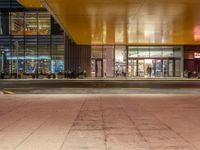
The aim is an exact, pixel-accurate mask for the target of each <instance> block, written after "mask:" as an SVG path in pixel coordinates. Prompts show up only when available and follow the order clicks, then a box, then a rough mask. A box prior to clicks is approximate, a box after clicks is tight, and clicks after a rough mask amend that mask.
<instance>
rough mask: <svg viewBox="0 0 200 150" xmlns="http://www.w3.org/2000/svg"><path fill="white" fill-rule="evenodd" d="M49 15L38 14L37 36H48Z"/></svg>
mask: <svg viewBox="0 0 200 150" xmlns="http://www.w3.org/2000/svg"><path fill="white" fill-rule="evenodd" d="M50 30H51V28H50V15H49V14H48V13H45V12H44V13H39V14H38V34H39V35H49V34H50Z"/></svg>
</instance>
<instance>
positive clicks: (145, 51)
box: [138, 47, 149, 58]
mask: <svg viewBox="0 0 200 150" xmlns="http://www.w3.org/2000/svg"><path fill="white" fill-rule="evenodd" d="M138 57H140V58H148V57H149V48H148V47H140V48H139V49H138Z"/></svg>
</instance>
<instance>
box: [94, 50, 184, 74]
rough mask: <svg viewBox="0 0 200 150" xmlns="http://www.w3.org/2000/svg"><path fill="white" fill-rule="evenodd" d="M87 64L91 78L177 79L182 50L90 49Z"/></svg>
mask: <svg viewBox="0 0 200 150" xmlns="http://www.w3.org/2000/svg"><path fill="white" fill-rule="evenodd" d="M105 54H106V55H105ZM106 56H107V57H106ZM105 62H107V63H105ZM108 62H109V63H108ZM91 64H92V66H91V67H92V77H95V76H96V77H181V76H182V70H183V65H182V64H183V50H182V47H176V46H150V47H149V46H92V59H91ZM99 72H100V73H99ZM101 72H103V73H101Z"/></svg>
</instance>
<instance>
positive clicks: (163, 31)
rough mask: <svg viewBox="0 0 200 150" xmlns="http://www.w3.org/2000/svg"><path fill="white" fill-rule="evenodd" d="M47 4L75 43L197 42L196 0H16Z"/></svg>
mask: <svg viewBox="0 0 200 150" xmlns="http://www.w3.org/2000/svg"><path fill="white" fill-rule="evenodd" d="M19 1H20V2H21V3H22V4H24V5H25V6H26V7H41V4H42V5H43V6H44V7H47V8H48V10H50V12H51V13H52V14H54V16H55V17H56V18H57V20H58V21H59V23H60V24H61V25H62V26H63V28H64V29H65V31H66V32H67V33H68V34H69V35H70V36H71V37H72V38H73V40H74V41H75V42H77V43H78V44H133V45H182V44H200V0H19Z"/></svg>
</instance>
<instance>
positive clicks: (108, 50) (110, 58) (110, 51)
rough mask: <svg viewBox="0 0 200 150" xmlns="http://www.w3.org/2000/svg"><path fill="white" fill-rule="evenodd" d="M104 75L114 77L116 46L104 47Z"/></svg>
mask: <svg viewBox="0 0 200 150" xmlns="http://www.w3.org/2000/svg"><path fill="white" fill-rule="evenodd" d="M104 55H105V57H104V62H103V63H104V65H103V67H104V68H103V69H104V75H105V76H106V77H113V76H114V75H113V72H114V68H113V66H114V46H104Z"/></svg>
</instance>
